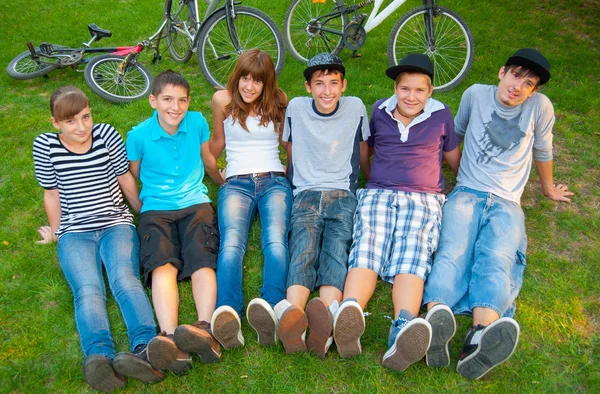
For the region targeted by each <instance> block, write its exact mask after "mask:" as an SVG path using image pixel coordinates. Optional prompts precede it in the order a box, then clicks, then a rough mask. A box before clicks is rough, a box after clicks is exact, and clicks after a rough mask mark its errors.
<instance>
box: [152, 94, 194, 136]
mask: <svg viewBox="0 0 600 394" xmlns="http://www.w3.org/2000/svg"><path fill="white" fill-rule="evenodd" d="M148 99H149V100H150V106H152V108H154V109H156V110H157V111H158V123H159V124H160V127H162V128H163V130H164V131H166V132H167V133H169V134H170V135H173V134H175V133H176V132H177V130H179V124H180V123H181V121H182V120H183V117H184V116H185V113H186V112H187V110H188V108H189V106H190V96H188V92H187V90H186V89H185V88H183V87H182V86H173V85H166V86H165V88H164V89H163V90H162V92H160V93H159V94H158V96H154V95H152V94H151V95H150V97H149V98H148Z"/></svg>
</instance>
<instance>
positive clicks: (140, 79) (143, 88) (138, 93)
mask: <svg viewBox="0 0 600 394" xmlns="http://www.w3.org/2000/svg"><path fill="white" fill-rule="evenodd" d="M124 59H125V57H123V56H117V55H102V56H97V57H95V58H93V59H92V60H91V61H90V62H89V63H88V64H87V66H86V67H85V70H84V72H83V76H84V78H85V82H86V83H87V84H88V86H89V87H90V89H92V91H93V92H94V93H96V94H97V95H98V96H100V97H102V98H103V99H105V100H107V101H110V102H112V103H128V102H130V101H134V100H137V99H139V98H142V97H146V96H147V95H148V94H149V93H150V89H151V87H152V74H151V73H150V71H148V69H147V68H146V67H144V66H143V65H142V64H140V63H138V62H132V63H130V64H129V67H128V69H127V71H126V72H125V75H124V76H123V77H121V76H120V75H119V74H118V73H117V69H118V68H119V66H120V65H121V63H123V60H124Z"/></svg>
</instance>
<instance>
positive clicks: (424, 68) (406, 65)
mask: <svg viewBox="0 0 600 394" xmlns="http://www.w3.org/2000/svg"><path fill="white" fill-rule="evenodd" d="M406 71H411V72H415V71H416V72H419V73H423V74H426V75H429V78H431V80H433V64H432V63H431V60H430V59H429V56H427V55H422V54H420V53H411V54H410V55H406V56H404V57H403V58H402V59H401V60H400V63H398V65H396V66H392V67H390V68H388V69H387V70H385V75H387V76H388V77H390V78H391V79H393V80H394V81H395V80H396V77H397V76H398V74H400V73H403V72H406Z"/></svg>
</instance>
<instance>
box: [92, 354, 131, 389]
mask: <svg viewBox="0 0 600 394" xmlns="http://www.w3.org/2000/svg"><path fill="white" fill-rule="evenodd" d="M83 377H84V379H85V381H86V382H87V384H89V385H90V386H91V387H92V388H94V389H96V390H98V391H103V392H105V393H112V392H113V391H114V390H116V389H120V388H123V387H125V386H126V385H127V381H126V380H125V379H123V378H122V377H121V376H120V375H119V374H118V373H116V372H115V370H114V369H113V363H112V360H111V359H110V358H108V357H106V356H101V355H99V354H91V355H89V356H87V358H86V359H85V362H84V363H83Z"/></svg>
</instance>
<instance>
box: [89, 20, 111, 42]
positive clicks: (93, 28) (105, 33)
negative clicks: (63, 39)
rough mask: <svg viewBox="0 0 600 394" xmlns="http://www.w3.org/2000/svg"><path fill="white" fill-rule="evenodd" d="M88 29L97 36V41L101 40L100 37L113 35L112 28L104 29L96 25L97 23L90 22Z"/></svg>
mask: <svg viewBox="0 0 600 394" xmlns="http://www.w3.org/2000/svg"><path fill="white" fill-rule="evenodd" d="M88 30H89V31H90V34H91V35H92V36H96V37H97V38H96V41H100V39H102V38H104V37H111V36H112V32H111V31H110V30H104V29H101V28H99V27H98V26H96V24H95V23H90V24H89V25H88Z"/></svg>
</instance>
